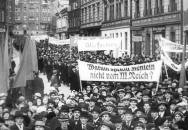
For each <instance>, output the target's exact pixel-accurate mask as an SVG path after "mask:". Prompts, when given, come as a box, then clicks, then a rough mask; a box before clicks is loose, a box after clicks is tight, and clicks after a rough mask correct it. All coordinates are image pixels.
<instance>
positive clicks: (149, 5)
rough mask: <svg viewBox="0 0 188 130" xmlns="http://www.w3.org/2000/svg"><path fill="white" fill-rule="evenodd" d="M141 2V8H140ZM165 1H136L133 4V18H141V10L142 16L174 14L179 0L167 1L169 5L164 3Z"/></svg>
mask: <svg viewBox="0 0 188 130" xmlns="http://www.w3.org/2000/svg"><path fill="white" fill-rule="evenodd" d="M141 2H143V6H141ZM165 2H167V1H165V0H144V1H143V0H136V1H135V2H134V6H133V7H134V8H133V10H134V12H135V14H134V18H139V17H141V12H140V11H141V10H143V16H150V15H158V14H162V13H166V12H175V11H177V10H178V4H180V0H169V3H168V4H167V3H165Z"/></svg>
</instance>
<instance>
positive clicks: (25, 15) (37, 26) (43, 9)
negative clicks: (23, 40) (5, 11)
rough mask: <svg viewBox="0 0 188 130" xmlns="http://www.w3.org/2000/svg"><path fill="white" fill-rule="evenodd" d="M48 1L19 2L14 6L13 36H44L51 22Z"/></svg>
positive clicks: (28, 0) (23, 0)
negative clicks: (25, 34)
mask: <svg viewBox="0 0 188 130" xmlns="http://www.w3.org/2000/svg"><path fill="white" fill-rule="evenodd" d="M50 6H51V1H50V0H20V1H16V4H15V23H16V24H15V28H14V33H15V34H18V35H19V34H23V33H24V30H26V31H27V33H28V34H33V35H35V34H40V33H42V34H44V33H47V32H48V31H49V25H50V24H51V21H52V19H51V18H52V15H51V7H50Z"/></svg>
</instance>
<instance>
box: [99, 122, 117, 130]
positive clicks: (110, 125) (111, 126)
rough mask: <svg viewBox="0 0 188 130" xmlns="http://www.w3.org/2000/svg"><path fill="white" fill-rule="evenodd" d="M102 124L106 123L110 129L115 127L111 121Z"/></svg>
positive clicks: (112, 129)
mask: <svg viewBox="0 0 188 130" xmlns="http://www.w3.org/2000/svg"><path fill="white" fill-rule="evenodd" d="M101 125H105V126H107V127H109V128H110V130H114V129H115V126H114V124H112V123H110V122H102V123H101Z"/></svg>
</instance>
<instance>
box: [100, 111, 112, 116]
mask: <svg viewBox="0 0 188 130" xmlns="http://www.w3.org/2000/svg"><path fill="white" fill-rule="evenodd" d="M103 115H109V116H111V113H110V112H108V111H103V112H102V113H101V114H100V117H102V116H103Z"/></svg>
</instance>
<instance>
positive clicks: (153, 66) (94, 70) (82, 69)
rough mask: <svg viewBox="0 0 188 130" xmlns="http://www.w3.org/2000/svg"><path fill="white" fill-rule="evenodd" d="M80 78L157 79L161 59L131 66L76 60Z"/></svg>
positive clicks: (149, 80) (121, 80)
mask: <svg viewBox="0 0 188 130" xmlns="http://www.w3.org/2000/svg"><path fill="white" fill-rule="evenodd" d="M78 67H79V75H80V80H84V81H118V82H132V81H135V82H138V81H145V82H152V81H156V82H158V81H159V77H160V74H161V67H162V61H156V62H151V63H144V64H139V65H131V66H109V65H99V64H92V63H87V62H83V61H78Z"/></svg>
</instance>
